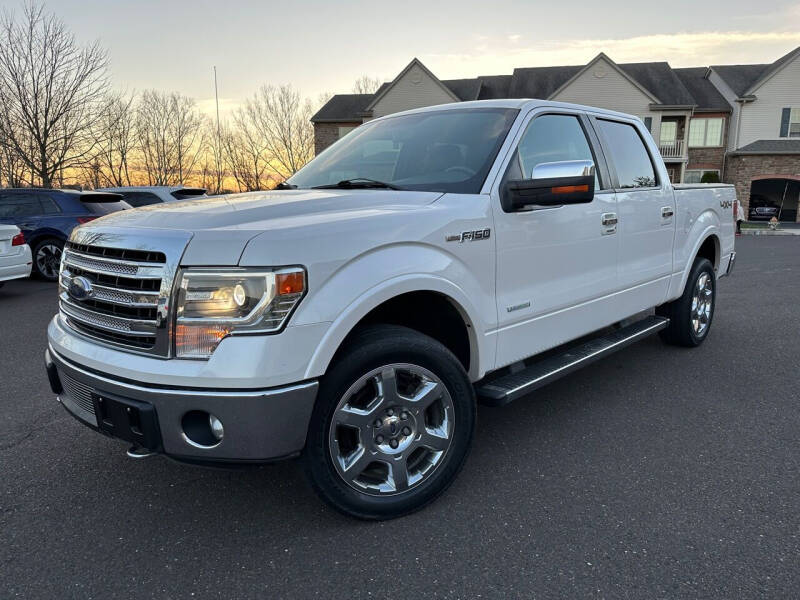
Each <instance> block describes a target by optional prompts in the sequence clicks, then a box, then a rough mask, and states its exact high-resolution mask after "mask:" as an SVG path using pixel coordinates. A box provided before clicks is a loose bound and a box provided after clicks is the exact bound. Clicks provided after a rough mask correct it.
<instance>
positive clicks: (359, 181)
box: [312, 177, 403, 190]
mask: <svg viewBox="0 0 800 600" xmlns="http://www.w3.org/2000/svg"><path fill="white" fill-rule="evenodd" d="M336 188H340V189H345V190H349V189H354V188H364V189H369V188H376V189H386V190H402V189H403V188H401V187H397V186H396V185H392V184H391V183H386V182H385V181H378V180H377V179H367V178H366V177H353V178H352V179H342V180H341V181H340V182H338V183H331V184H328V185H315V186H314V187H313V188H312V189H315V190H331V189H336Z"/></svg>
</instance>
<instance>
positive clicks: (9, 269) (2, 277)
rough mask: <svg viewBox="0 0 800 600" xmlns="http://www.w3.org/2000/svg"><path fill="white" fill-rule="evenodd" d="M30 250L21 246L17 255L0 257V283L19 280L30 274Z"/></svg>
mask: <svg viewBox="0 0 800 600" xmlns="http://www.w3.org/2000/svg"><path fill="white" fill-rule="evenodd" d="M31 267H32V261H31V249H30V248H29V247H28V246H22V250H21V251H20V253H19V254H15V255H13V256H3V257H0V281H8V280H9V279H21V278H23V277H27V276H28V275H30V274H31Z"/></svg>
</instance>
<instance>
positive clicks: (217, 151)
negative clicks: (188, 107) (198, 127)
mask: <svg viewBox="0 0 800 600" xmlns="http://www.w3.org/2000/svg"><path fill="white" fill-rule="evenodd" d="M214 101H215V102H216V104H217V145H216V149H215V151H214V160H215V162H216V163H217V189H216V192H217V193H219V192H220V191H221V190H220V188H221V187H222V173H221V172H220V169H219V154H220V147H219V145H220V133H219V92H218V90H217V66H216V65H214Z"/></svg>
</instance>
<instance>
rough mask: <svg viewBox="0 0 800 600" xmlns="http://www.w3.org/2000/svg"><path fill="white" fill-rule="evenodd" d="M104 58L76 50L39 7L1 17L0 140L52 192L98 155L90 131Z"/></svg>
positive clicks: (98, 51)
mask: <svg viewBox="0 0 800 600" xmlns="http://www.w3.org/2000/svg"><path fill="white" fill-rule="evenodd" d="M106 68H107V58H106V53H105V50H103V49H102V48H101V47H100V46H99V45H98V44H97V43H96V42H95V43H93V44H91V45H89V46H79V45H78V44H77V43H76V41H75V38H74V36H73V35H72V34H71V33H70V32H69V31H68V30H67V29H66V27H65V26H64V24H63V23H62V22H61V21H60V20H59V19H58V18H57V17H55V16H54V15H52V14H50V13H45V12H44V9H43V7H42V6H39V5H37V4H34V3H31V4H26V5H25V6H24V9H23V11H22V17H21V18H20V19H19V20H18V19H17V18H16V17H15V15H14V13H5V14H4V15H3V16H2V18H0V141H2V144H3V145H4V147H5V148H7V149H8V150H10V151H12V152H13V153H14V154H15V155H16V156H17V157H18V158H19V160H21V161H22V163H23V164H24V165H25V167H26V168H27V169H29V170H30V172H31V174H32V177H31V179H32V181H31V183H36V182H38V183H40V184H41V185H42V186H45V187H51V186H52V185H53V182H54V181H55V180H56V179H57V178H60V177H63V173H64V171H65V170H67V169H70V168H72V167H76V166H79V165H80V164H81V163H82V162H83V161H84V160H85V158H86V157H87V156H88V155H89V154H90V153H91V152H92V150H93V145H94V144H93V138H92V135H91V131H92V127H93V126H94V124H95V121H96V120H97V118H98V115H99V114H100V110H99V109H100V107H101V101H102V98H103V93H104V91H105V88H106V84H107V78H106Z"/></svg>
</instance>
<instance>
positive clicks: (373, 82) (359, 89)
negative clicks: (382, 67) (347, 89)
mask: <svg viewBox="0 0 800 600" xmlns="http://www.w3.org/2000/svg"><path fill="white" fill-rule="evenodd" d="M381 83H383V82H382V81H381V80H380V79H379V78H377V77H370V76H369V75H362V76H361V77H359V78H358V79H356V81H355V83H354V84H353V93H354V94H374V93H375V92H377V91H378V88H379V87H381Z"/></svg>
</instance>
